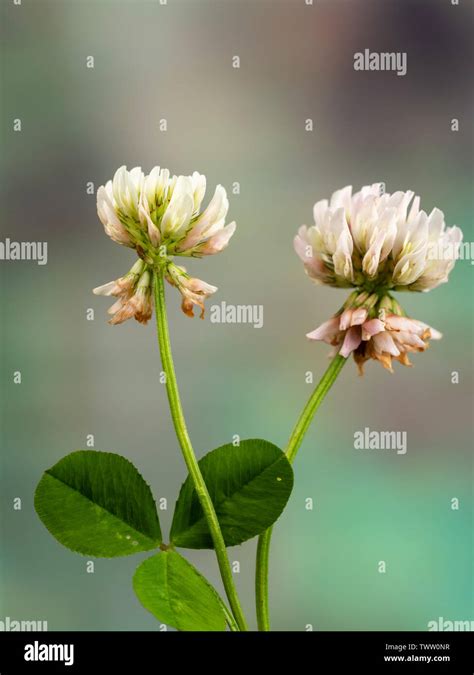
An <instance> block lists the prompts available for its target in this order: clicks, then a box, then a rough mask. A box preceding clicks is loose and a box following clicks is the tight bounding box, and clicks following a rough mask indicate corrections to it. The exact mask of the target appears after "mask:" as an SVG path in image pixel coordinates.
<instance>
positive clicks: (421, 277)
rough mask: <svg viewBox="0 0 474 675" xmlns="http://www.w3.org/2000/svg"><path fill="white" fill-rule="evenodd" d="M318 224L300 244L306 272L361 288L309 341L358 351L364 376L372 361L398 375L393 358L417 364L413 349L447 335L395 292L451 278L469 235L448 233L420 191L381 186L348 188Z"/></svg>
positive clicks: (323, 210) (321, 209) (317, 215)
mask: <svg viewBox="0 0 474 675" xmlns="http://www.w3.org/2000/svg"><path fill="white" fill-rule="evenodd" d="M314 221H315V224H314V225H313V226H311V227H306V226H303V227H301V228H300V229H299V231H298V234H297V236H296V237H295V240H294V246H295V250H296V253H297V254H298V256H299V257H300V259H301V260H302V262H303V263H304V267H305V271H306V273H307V274H308V276H309V277H310V278H311V279H312V280H313V281H315V282H316V283H317V284H326V285H329V286H336V287H354V288H355V289H356V290H355V291H354V292H353V293H352V294H351V295H350V297H349V298H348V300H347V301H346V303H345V304H344V305H343V307H342V308H341V309H340V310H339V312H338V313H337V314H336V315H335V316H334V317H333V318H332V319H329V320H328V321H326V322H324V323H323V324H321V326H319V328H317V329H316V330H314V331H312V332H311V333H308V336H307V337H308V338H309V339H311V340H322V341H324V342H327V343H328V344H330V345H332V346H333V353H339V354H340V355H341V356H343V357H345V358H347V357H348V356H350V355H351V354H352V355H353V357H354V359H355V361H356V363H357V365H358V367H359V371H360V372H361V373H362V372H363V366H364V363H365V362H366V361H367V360H369V359H374V360H376V361H380V363H382V365H383V366H384V367H385V368H387V369H388V370H390V371H392V362H393V360H397V361H399V362H400V363H402V364H403V365H411V363H410V361H409V358H408V355H409V354H410V352H421V351H424V350H425V349H426V348H427V347H428V345H429V341H430V340H436V339H439V338H440V337H441V334H440V333H438V331H436V330H435V329H433V328H431V327H430V326H428V325H426V324H425V323H423V322H421V321H418V320H416V319H410V318H408V317H407V316H406V315H405V313H404V311H403V309H402V308H401V306H400V305H399V303H398V302H397V301H396V300H395V298H394V297H393V295H392V293H393V292H394V291H429V290H431V289H433V288H436V286H439V285H440V284H442V283H445V282H446V281H448V276H449V273H450V271H451V270H452V269H453V267H454V264H455V261H456V259H457V258H458V257H459V249H460V245H461V241H462V232H461V230H460V229H459V228H458V227H455V226H454V227H448V228H446V225H445V222H444V215H443V213H442V211H440V210H439V209H436V208H435V209H433V211H432V212H431V213H430V214H429V215H428V214H427V213H426V212H425V211H422V210H420V198H419V197H415V196H414V193H413V192H411V191H407V192H395V193H394V194H387V193H385V192H384V191H383V190H382V184H378V183H376V184H374V185H370V186H365V187H363V188H362V189H361V190H360V192H357V193H356V194H354V195H353V194H352V188H351V187H346V188H343V189H342V190H338V191H337V192H335V193H334V194H333V195H332V197H331V199H330V200H329V201H328V200H322V201H319V202H317V203H316V204H315V206H314Z"/></svg>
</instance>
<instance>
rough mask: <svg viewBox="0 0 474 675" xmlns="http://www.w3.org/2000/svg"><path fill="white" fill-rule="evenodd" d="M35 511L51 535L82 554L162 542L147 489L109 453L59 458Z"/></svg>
mask: <svg viewBox="0 0 474 675" xmlns="http://www.w3.org/2000/svg"><path fill="white" fill-rule="evenodd" d="M35 508H36V511H37V513H38V516H39V517H40V519H41V520H42V522H43V524H44V525H45V526H46V528H47V529H48V530H49V531H50V533H51V534H52V535H53V537H55V538H56V539H57V540H58V541H59V542H60V543H61V544H63V545H64V546H67V548H69V549H71V550H72V551H77V552H78V553H82V554H84V555H91V556H97V557H104V558H113V557H115V556H122V555H130V554H132V553H137V552H138V551H149V550H151V549H153V548H156V547H157V546H159V545H160V543H161V541H162V536H161V529H160V523H159V520H158V515H157V512H156V506H155V502H154V499H153V495H152V493H151V490H150V488H149V486H148V485H147V483H146V482H145V481H144V479H143V477H142V476H141V475H140V474H139V473H138V471H137V470H136V468H135V467H134V466H133V464H132V463H131V462H129V461H128V460H127V459H125V457H121V456H120V455H116V454H113V453H110V452H97V451H93V450H79V451H77V452H73V453H71V454H70V455H67V456H66V457H64V458H63V459H61V460H60V461H59V462H58V463H57V464H55V465H54V466H53V467H52V468H51V469H48V470H47V471H45V473H44V474H43V477H42V478H41V480H40V482H39V484H38V487H37V488H36V493H35Z"/></svg>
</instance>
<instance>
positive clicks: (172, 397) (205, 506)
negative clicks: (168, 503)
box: [153, 269, 248, 630]
mask: <svg viewBox="0 0 474 675" xmlns="http://www.w3.org/2000/svg"><path fill="white" fill-rule="evenodd" d="M153 286H154V292H155V310H156V327H157V331H158V345H159V347H160V353H161V361H162V363H163V370H164V372H165V374H166V391H167V393H168V401H169V404H170V410H171V417H172V418H173V424H174V428H175V431H176V436H177V437H178V440H179V444H180V446H181V450H182V452H183V457H184V461H185V462H186V466H187V468H188V471H189V475H190V476H191V479H192V481H193V484H194V489H195V490H196V494H197V497H198V499H199V503H200V504H201V507H202V510H203V512H204V516H205V518H206V521H207V525H208V527H209V531H210V533H211V537H212V541H213V544H214V550H215V552H216V556H217V562H218V565H219V570H220V573H221V577H222V582H223V584H224V588H225V591H226V594H227V598H228V600H229V603H230V606H231V609H232V612H233V614H234V616H235V619H236V621H237V624H238V626H239V628H240V630H248V629H247V623H246V620H245V617H244V614H243V611H242V608H241V606H240V601H239V598H238V596H237V590H236V588H235V584H234V578H233V576H232V570H231V569H230V564H229V558H228V557H227V550H226V546H225V542H224V537H223V536H222V532H221V528H220V525H219V521H218V519H217V515H216V512H215V509H214V505H213V503H212V499H211V496H210V494H209V491H208V489H207V487H206V483H205V481H204V478H203V476H202V473H201V469H200V468H199V464H198V461H197V459H196V455H195V454H194V450H193V447H192V445H191V439H190V438H189V434H188V430H187V428H186V422H185V419H184V413H183V408H182V406H181V399H180V396H179V390H178V383H177V381H176V373H175V369H174V363H173V355H172V353H171V343H170V336H169V330H168V318H167V313H166V298H165V283H164V275H163V270H161V269H156V270H155V271H154V284H153Z"/></svg>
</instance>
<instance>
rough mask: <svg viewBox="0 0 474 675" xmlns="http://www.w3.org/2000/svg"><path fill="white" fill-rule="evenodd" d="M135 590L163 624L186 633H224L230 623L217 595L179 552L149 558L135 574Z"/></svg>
mask: <svg viewBox="0 0 474 675" xmlns="http://www.w3.org/2000/svg"><path fill="white" fill-rule="evenodd" d="M133 589H134V591H135V593H136V595H137V597H138V599H139V600H140V602H141V604H142V605H143V606H144V607H145V609H147V610H148V611H149V612H151V613H152V614H153V615H154V616H155V617H156V618H157V619H158V620H159V621H161V622H162V623H165V624H167V625H168V626H172V627H173V628H177V629H178V630H183V631H223V630H225V628H226V620H225V616H224V612H223V610H222V607H221V602H220V600H219V597H218V595H217V593H216V591H215V590H214V589H213V587H212V586H211V585H210V584H209V582H208V581H206V579H205V578H204V577H203V576H202V575H201V574H200V573H199V572H198V571H197V570H196V568H195V567H193V566H192V565H191V564H190V563H189V562H188V561H187V560H185V559H184V558H183V557H182V556H181V555H179V553H176V551H171V550H168V551H163V552H162V553H158V554H157V555H154V556H153V557H152V558H148V559H147V560H145V561H144V562H142V564H141V565H139V566H138V567H137V569H136V571H135V575H134V577H133Z"/></svg>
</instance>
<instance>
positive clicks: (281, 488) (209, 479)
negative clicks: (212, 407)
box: [171, 439, 293, 548]
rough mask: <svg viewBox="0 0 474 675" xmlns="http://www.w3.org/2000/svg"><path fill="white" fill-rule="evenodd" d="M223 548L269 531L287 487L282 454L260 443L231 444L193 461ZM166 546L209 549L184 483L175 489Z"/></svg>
mask: <svg viewBox="0 0 474 675" xmlns="http://www.w3.org/2000/svg"><path fill="white" fill-rule="evenodd" d="M199 466H200V468H201V471H202V474H203V476H204V480H205V482H206V485H207V488H208V490H209V493H210V495H211V499H212V501H213V504H214V508H215V510H216V513H217V517H218V519H219V524H220V526H221V530H222V534H223V536H224V540H225V543H226V545H227V546H235V545H236V544H241V543H242V542H244V541H246V540H247V539H251V538H252V537H255V536H257V535H258V534H260V533H261V532H263V531H264V530H266V529H267V528H268V527H270V526H271V525H272V524H273V523H274V522H275V521H276V520H277V518H278V517H279V516H280V514H281V512H282V511H283V509H284V507H285V505H286V502H287V501H288V498H289V496H290V494H291V490H292V487H293V471H292V468H291V465H290V463H289V462H288V459H287V458H286V456H285V454H284V453H283V452H282V451H281V450H280V449H279V448H277V447H276V446H275V445H273V444H272V443H269V442H268V441H264V440H261V439H251V440H246V441H241V442H240V446H238V447H234V446H233V445H232V444H231V443H229V444H227V445H223V446H222V447H220V448H217V449H216V450H212V451H211V452H209V453H208V454H207V455H206V456H205V457H203V458H202V459H201V460H200V461H199ZM171 541H172V543H173V544H174V545H176V546H183V547H185V548H212V547H213V545H212V539H211V535H210V532H209V529H208V527H207V523H206V521H205V518H204V515H203V511H202V508H201V505H200V503H199V501H198V498H197V494H196V492H195V490H194V487H193V484H192V481H191V479H190V477H189V476H188V478H187V479H186V481H185V482H184V483H183V485H182V487H181V491H180V494H179V498H178V501H177V503H176V508H175V512H174V517H173V524H172V527H171Z"/></svg>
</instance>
